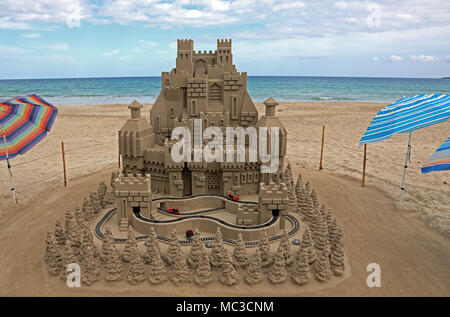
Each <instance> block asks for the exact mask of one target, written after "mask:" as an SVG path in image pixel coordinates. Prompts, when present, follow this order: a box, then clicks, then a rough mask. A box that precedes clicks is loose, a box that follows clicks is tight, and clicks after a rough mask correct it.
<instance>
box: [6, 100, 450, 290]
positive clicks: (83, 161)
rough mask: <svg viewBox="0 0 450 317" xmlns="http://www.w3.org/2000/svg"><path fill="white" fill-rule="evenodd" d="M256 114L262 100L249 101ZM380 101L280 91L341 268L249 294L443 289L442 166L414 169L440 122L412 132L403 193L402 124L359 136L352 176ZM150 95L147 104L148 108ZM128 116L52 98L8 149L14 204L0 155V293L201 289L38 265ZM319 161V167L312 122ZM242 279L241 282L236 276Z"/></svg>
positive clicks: (445, 204) (101, 169)
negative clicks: (18, 145) (342, 273)
mask: <svg viewBox="0 0 450 317" xmlns="http://www.w3.org/2000/svg"><path fill="white" fill-rule="evenodd" d="M256 106H257V108H258V111H259V112H260V114H261V113H263V106H262V104H261V103H257V104H256ZM383 106H385V104H377V103H333V102H328V103H327V102H320V103H309V102H303V103H299V102H295V103H294V102H292V103H291V102H290V103H281V104H280V106H279V107H278V111H279V112H278V115H279V117H280V118H281V120H282V122H283V123H284V125H285V126H286V128H287V130H288V149H287V151H288V153H287V155H288V158H289V160H290V162H291V164H292V168H293V173H294V176H295V178H296V176H297V174H298V173H301V174H302V176H303V178H304V180H309V181H311V183H312V185H313V186H314V188H316V190H317V192H318V196H319V200H320V202H323V203H326V204H327V206H329V207H331V208H332V209H333V211H334V213H335V215H336V216H337V218H338V220H339V221H340V222H341V223H342V225H343V227H344V230H345V250H346V253H347V256H348V261H349V266H350V271H351V276H349V277H348V278H346V279H343V280H340V281H339V283H335V284H332V283H330V286H329V287H326V288H323V287H319V286H318V285H317V282H315V283H312V285H309V286H308V287H305V288H298V287H294V285H292V284H289V285H288V284H286V285H280V286H277V287H272V286H271V285H270V284H269V283H266V282H265V283H264V285H263V286H262V287H260V288H258V289H257V290H256V291H255V289H252V294H254V295H263V296H264V295H272V296H273V294H274V290H275V294H279V295H280V296H281V295H285V296H297V295H313V296H323V295H326V296H345V295H348V296H360V295H363V296H364V295H366V296H388V295H391V296H431V295H435V296H449V295H450V240H449V238H450V194H449V193H450V178H449V173H448V172H437V173H430V174H425V175H422V174H421V173H420V166H421V164H422V163H423V162H424V161H425V160H426V159H427V158H428V157H429V156H430V155H431V154H432V153H433V152H434V151H435V149H436V148H437V147H438V146H439V145H440V144H441V143H442V142H443V141H444V140H445V139H446V138H447V137H448V135H450V125H449V123H448V122H447V123H442V124H439V125H435V126H431V127H428V128H425V129H422V130H419V131H416V132H414V133H413V141H412V155H411V162H410V168H408V174H407V183H406V193H405V196H404V203H403V204H402V205H401V206H399V205H398V204H396V202H397V201H398V199H399V195H400V183H401V177H402V173H403V163H404V158H405V151H406V145H407V137H408V136H407V135H406V134H405V135H395V136H394V137H392V138H391V139H389V140H386V141H383V142H379V143H375V144H369V145H368V147H367V149H368V151H367V153H368V161H367V175H366V187H365V188H362V187H361V175H362V165H363V148H362V147H359V145H358V141H359V139H360V137H361V136H362V134H363V132H364V131H365V129H366V128H367V126H368V125H369V123H370V121H371V119H372V118H373V116H374V115H375V114H376V113H377V112H378V111H379V110H380V109H381V108H382V107H383ZM150 107H151V105H150V104H145V105H144V109H143V114H144V116H148V111H149V109H150ZM128 116H129V110H128V109H127V105H102V106H61V107H59V114H58V117H57V119H56V121H55V124H54V126H53V129H52V131H51V133H50V134H49V135H48V136H47V137H46V138H45V139H44V140H43V141H42V142H41V143H40V144H38V145H37V146H36V147H35V148H33V149H32V150H31V151H29V152H28V153H27V154H26V155H24V156H19V157H17V158H14V159H13V161H12V164H13V173H14V179H15V184H16V187H17V197H18V200H19V205H18V206H13V204H12V203H11V199H10V196H9V192H8V189H9V188H8V186H9V182H8V174H7V169H6V163H5V162H1V164H0V179H1V180H2V181H1V182H0V229H1V230H0V237H1V239H2V244H1V245H0V265H1V267H2V268H3V269H2V270H1V272H0V296H16V295H31V296H37V295H44V296H56V295H88V296H91V295H92V296H95V295H105V296H108V295H145V296H164V295H183V296H196V295H206V294H205V293H204V291H203V290H202V289H200V288H197V287H194V288H189V287H186V288H184V287H182V288H175V287H173V286H172V284H171V283H167V284H165V285H164V287H162V288H158V287H152V286H150V285H148V283H144V284H146V285H141V286H138V287H132V286H129V285H128V284H127V283H126V282H121V283H122V284H120V285H121V286H123V287H115V288H112V287H108V286H107V284H106V282H104V281H102V282H99V283H96V284H94V285H93V286H91V287H90V288H88V291H87V290H86V288H82V289H78V290H71V289H68V288H66V287H65V285H64V283H62V282H61V280H59V279H58V278H53V277H50V276H49V275H48V274H47V272H46V271H45V268H44V265H43V254H44V240H45V235H46V232H47V230H49V229H51V228H52V227H53V224H54V222H55V220H56V219H60V220H62V219H63V216H64V213H65V211H66V209H67V208H73V207H74V206H75V205H76V204H78V203H80V202H81V200H82V199H83V198H84V197H85V196H86V195H87V194H88V193H89V192H90V191H93V190H95V189H96V187H97V185H98V182H99V181H100V180H102V179H103V180H106V181H108V182H109V178H110V174H111V172H112V171H114V170H117V169H118V168H117V161H118V149H117V131H118V130H119V129H120V127H121V126H122V125H123V124H124V122H125V120H126V119H127V118H128ZM323 125H325V126H326V129H325V148H324V157H323V167H324V169H323V170H321V171H319V170H318V167H319V157H320V142H321V134H322V126H323ZM61 141H64V145H65V151H66V163H67V175H68V186H67V188H64V184H63V171H62V159H61ZM372 262H375V263H379V264H380V266H381V269H382V274H383V276H382V281H383V282H382V283H383V284H382V287H381V288H377V289H371V288H368V287H367V286H366V283H365V279H366V277H367V275H368V273H367V272H366V266H367V264H369V263H372ZM239 285H240V286H238V287H231V288H222V287H220V285H219V284H217V286H213V287H211V288H208V289H207V295H213V296H227V295H228V296H229V295H243V296H245V295H248V293H249V287H248V286H247V285H245V284H244V283H241V284H239ZM244 285H245V286H244Z"/></svg>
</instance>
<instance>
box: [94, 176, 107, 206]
mask: <svg viewBox="0 0 450 317" xmlns="http://www.w3.org/2000/svg"><path fill="white" fill-rule="evenodd" d="M107 192H108V187H107V186H106V184H105V182H104V181H101V182H100V184H98V189H97V197H98V201H99V204H100V206H101V208H105V207H106V200H105V198H106V193H107Z"/></svg>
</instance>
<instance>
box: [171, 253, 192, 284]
mask: <svg viewBox="0 0 450 317" xmlns="http://www.w3.org/2000/svg"><path fill="white" fill-rule="evenodd" d="M170 279H171V280H172V282H174V283H175V285H177V286H178V285H180V284H184V283H190V282H191V280H192V274H191V272H190V271H189V269H188V267H187V264H186V258H185V257H184V254H183V251H182V250H181V248H178V251H177V255H176V257H175V263H174V264H173V267H172V275H171V276H170Z"/></svg>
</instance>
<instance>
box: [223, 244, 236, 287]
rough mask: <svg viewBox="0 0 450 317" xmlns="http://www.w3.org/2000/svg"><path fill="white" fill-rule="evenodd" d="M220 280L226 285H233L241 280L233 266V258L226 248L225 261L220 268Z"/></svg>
mask: <svg viewBox="0 0 450 317" xmlns="http://www.w3.org/2000/svg"><path fill="white" fill-rule="evenodd" d="M219 281H220V282H221V283H223V284H225V285H228V286H231V285H234V284H237V283H238V282H239V274H238V272H237V271H236V269H235V268H234V266H233V260H232V259H231V256H230V254H229V253H228V251H227V250H226V249H225V252H224V254H223V263H222V268H221V270H220V276H219Z"/></svg>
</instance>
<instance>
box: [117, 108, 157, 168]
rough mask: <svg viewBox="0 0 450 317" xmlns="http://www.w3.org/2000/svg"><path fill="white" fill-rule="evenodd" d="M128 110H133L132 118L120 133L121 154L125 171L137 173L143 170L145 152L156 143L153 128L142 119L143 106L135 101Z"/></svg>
mask: <svg viewBox="0 0 450 317" xmlns="http://www.w3.org/2000/svg"><path fill="white" fill-rule="evenodd" d="M128 109H130V110H131V118H129V119H128V120H127V122H126V123H125V125H124V126H123V127H122V129H120V131H119V153H120V155H122V161H123V167H124V169H125V168H126V169H127V170H128V171H133V172H135V173H136V172H138V170H139V169H142V168H143V164H144V150H145V149H147V148H150V147H152V146H153V145H154V144H155V141H154V135H153V129H152V126H151V125H150V124H149V123H148V121H147V120H146V119H145V118H142V117H141V109H142V105H141V104H140V103H139V102H137V101H136V100H135V101H133V102H132V103H131V104H130V105H129V106H128Z"/></svg>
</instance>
